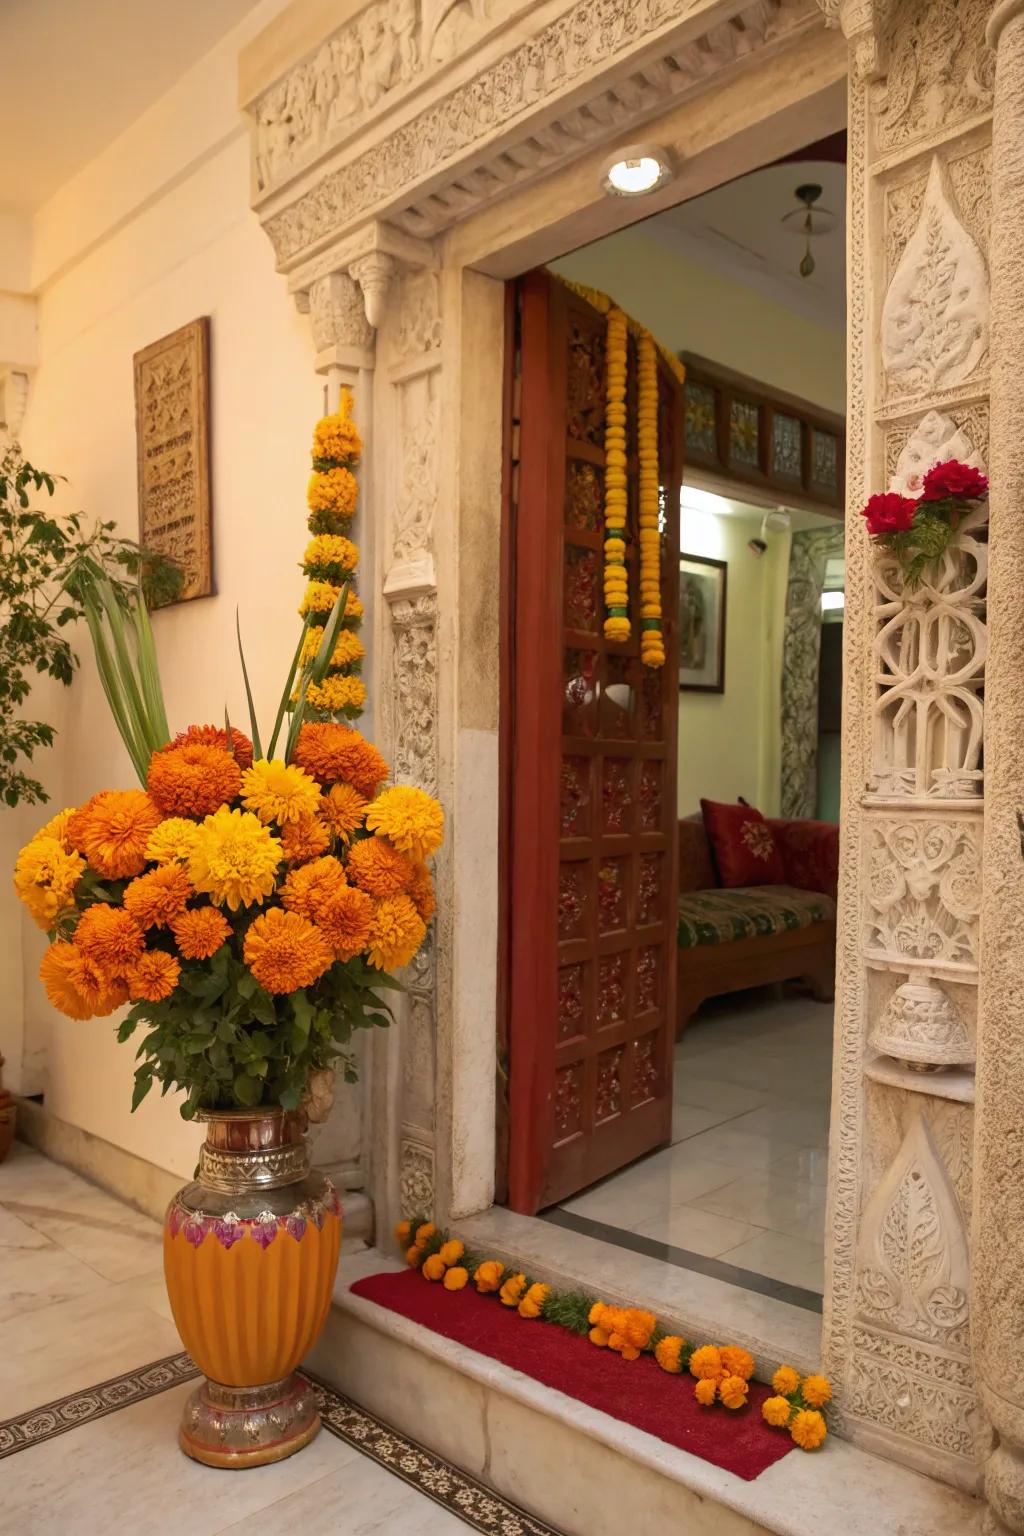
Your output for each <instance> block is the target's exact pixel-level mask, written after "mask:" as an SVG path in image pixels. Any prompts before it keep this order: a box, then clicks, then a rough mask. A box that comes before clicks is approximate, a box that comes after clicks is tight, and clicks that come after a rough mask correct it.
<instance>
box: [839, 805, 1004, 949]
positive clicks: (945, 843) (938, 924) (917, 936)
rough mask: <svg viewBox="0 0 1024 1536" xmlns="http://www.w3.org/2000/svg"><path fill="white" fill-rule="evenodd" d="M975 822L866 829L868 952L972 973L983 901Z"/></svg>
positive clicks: (880, 824)
mask: <svg viewBox="0 0 1024 1536" xmlns="http://www.w3.org/2000/svg"><path fill="white" fill-rule="evenodd" d="M979 833H980V823H978V822H976V821H968V820H959V821H952V820H951V821H936V820H929V819H925V818H918V819H914V820H907V821H898V820H872V821H871V822H870V823H869V824H868V848H869V856H868V878H867V891H866V896H867V903H868V909H869V911H868V929H867V945H868V953H869V954H871V955H872V956H877V957H880V958H882V957H884V958H887V959H902V960H915V961H936V962H939V963H941V964H944V965H952V966H959V967H962V968H963V967H970V968H974V967H976V966H977V960H978V907H979V903H980V897H981V856H980V852H979V842H978V839H979Z"/></svg>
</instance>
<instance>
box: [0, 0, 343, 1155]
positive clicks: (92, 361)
mask: <svg viewBox="0 0 1024 1536" xmlns="http://www.w3.org/2000/svg"><path fill="white" fill-rule="evenodd" d="M278 8H279V7H278V6H276V5H271V6H269V7H265V8H261V10H260V12H257V13H254V16H255V17H256V19H257V21H258V20H259V18H260V17H261V16H262V21H263V22H265V21H266V19H267V18H268V16H269V15H272V14H273V13H274V11H275V10H276V9H278ZM249 30H250V26H249V25H247V27H246V28H245V29H244V31H243V29H239V33H238V34H233V36H232V38H229V39H227V40H225V44H224V45H222V47H221V50H220V53H219V57H218V59H217V60H216V61H214V62H216V63H217V70H216V71H213V73H212V74H211V70H212V65H211V61H210V59H209V58H208V59H207V60H205V61H204V64H203V66H202V67H201V68H200V69H199V70H197V71H196V72H194V77H193V78H191V79H189V78H186V80H185V81H183V82H182V84H181V86H180V87H178V88H176V92H175V99H174V100H173V101H172V100H171V99H170V98H165V99H164V101H163V102H162V103H159V104H158V107H157V108H156V109H154V114H153V116H152V117H151V118H150V119H149V120H148V121H145V122H143V123H140V124H138V125H136V128H135V129H133V130H131V132H130V133H129V134H128V135H125V137H124V138H123V139H121V140H120V141H118V144H117V145H115V146H112V148H111V151H110V152H109V158H108V157H101V160H99V161H94V162H93V163H92V164H91V166H90V167H89V168H88V175H87V182H88V185H89V186H91V187H92V188H94V189H95V190H96V191H97V193H98V195H99V196H100V198H101V199H105V201H106V203H107V204H108V206H109V208H110V212H111V216H112V217H114V215H115V214H116V215H117V219H116V222H115V224H114V226H113V227H112V228H111V229H110V230H108V231H107V232H105V233H103V234H102V235H100V236H98V237H97V235H96V231H95V230H94V229H93V228H92V227H91V226H90V227H89V228H88V230H87V233H86V241H87V243H86V245H85V246H84V248H82V249H78V250H76V249H75V240H76V231H77V230H78V228H79V226H78V224H77V223H76V222H75V219H76V211H77V210H78V208H79V207H80V203H81V189H75V188H72V189H67V190H66V192H65V194H61V195H59V196H58V198H57V199H54V200H53V202H52V203H51V204H49V205H47V206H46V208H44V210H42V225H41V228H42V229H43V230H44V232H45V247H46V252H47V261H46V265H47V267H48V268H49V270H50V271H51V272H52V273H55V274H56V275H53V276H51V278H50V279H49V281H47V282H46V283H45V285H44V286H43V288H42V291H41V293H40V296H39V347H40V367H39V371H38V373H37V375H36V378H35V380H34V384H33V389H32V395H31V398H30V403H29V411H28V416H27V419H26V425H25V429H24V432H23V440H24V446H25V450H26V453H27V454H28V456H29V457H30V458H31V459H32V460H33V461H35V462H38V463H39V464H41V465H44V466H45V467H47V468H49V469H51V470H53V471H55V472H58V473H60V474H62V475H65V476H66V477H67V479H68V482H69V483H68V485H67V486H66V487H64V488H63V490H62V492H61V501H62V505H63V506H64V507H65V508H66V509H71V508H73V507H81V508H84V509H85V510H86V511H87V513H89V514H90V515H94V516H103V517H110V518H114V519H116V520H117V522H118V524H119V525H120V527H121V528H123V530H124V531H125V533H127V534H129V535H135V534H136V533H137V526H138V524H137V499H136V478H135V476H136V460H135V416H134V400H133V369H132V354H133V353H134V352H136V351H138V350H139V348H141V347H143V346H145V345H147V344H148V343H149V342H151V341H154V340H156V339H157V338H158V337H160V336H163V335H165V334H166V333H167V332H169V331H171V330H173V329H174V328H175V327H177V326H179V325H182V324H183V323H184V322H186V321H188V320H192V319H194V318H195V317H196V316H198V315H203V314H206V315H209V316H210V324H211V417H212V502H213V529H214V566H215V580H216V586H217V592H216V596H213V597H210V598H204V599H199V600H197V601H195V602H192V603H188V604H185V605H183V606H181V607H177V608H174V609H171V610H167V611H165V612H162V613H158V614H156V615H155V616H154V628H155V632H156V640H157V647H158V651H159V656H160V663H161V668H162V671H163V679H164V688H165V693H166V696H167V703H168V714H169V717H170V721H171V725H172V728H174V729H181V728H183V727H184V726H185V725H187V724H188V723H190V722H191V721H213V722H218V721H222V720H223V716H224V707H225V704H227V706H228V707H229V709H230V712H231V717H232V719H233V720H236V721H237V722H239V723H240V724H244V723H245V720H246V710H245V698H244V692H243V688H242V685H241V679H240V674H239V668H238V661H237V652H236V647H235V639H234V624H235V609H236V605H237V607H238V609H239V610H240V613H241V618H242V626H243V633H244V636H245V643H246V655H247V660H248V663H249V668H250V674H251V676H252V679H253V683H254V688H255V692H256V695H257V703H258V705H259V706H260V707H261V709H262V712H263V714H264V716H266V714H267V713H268V712H269V711H271V709H272V707H273V705H274V704H276V699H277V696H278V694H279V691H280V688H281V686H282V682H283V677H284V671H285V669H286V667H287V664H288V661H289V659H290V655H291V651H292V648H293V646H294V643H295V639H296V634H297V624H298V619H297V615H296V609H297V605H298V601H299V597H300V593H301V579H300V575H299V570H298V562H299V560H300V558H301V553H302V548H303V545H304V542H305V506H304V491H305V482H306V476H307V473H308V458H307V451H308V441H309V435H310V428H311V423H312V421H313V419H314V418H315V415H316V414H317V412H318V410H319V408H320V405H321V401H322V395H321V389H320V386H319V383H318V381H317V379H316V376H315V375H314V373H313V371H312V366H311V363H312V345H311V341H310V337H309V331H308V322H307V321H306V320H305V319H304V318H303V317H301V316H300V315H299V314H298V313H297V312H296V310H295V307H294V305H293V304H292V302H291V300H290V299H289V298H288V295H287V293H286V290H285V286H284V284H283V283H282V281H281V279H280V277H278V276H277V275H276V274H275V272H274V262H273V254H272V251H271V248H270V245H269V242H268V241H267V239H266V237H265V235H264V234H263V233H262V231H261V230H260V227H259V224H258V222H257V220H256V219H255V218H254V216H253V215H252V213H251V211H250V209H249V207H248V187H249V170H248V152H247V143H246V138H245V134H244V130H243V127H242V124H241V121H240V119H238V118H237V116H236V114H235V111H234V105H233V103H234V90H235V75H234V70H235V61H236V59H237V52H238V48H239V46H240V45H241V40H242V37H243V36H248V35H249ZM211 89H215V90H216V91H218V92H220V93H221V94H220V96H219V97H218V101H219V107H218V111H219V114H220V115H219V118H218V119H217V121H214V120H213V118H214V117H215V116H216V114H214V113H213V109H212V108H211V99H210V94H209V92H210V90H211ZM200 116H202V117H205V118H207V119H209V120H210V134H211V137H210V140H209V142H207V143H206V144H205V145H197V144H195V143H193V144H192V148H193V149H195V151H196V154H195V157H194V158H193V160H192V161H191V162H190V164H189V165H188V166H187V167H185V168H181V167H178V168H177V169H175V168H174V166H173V165H171V164H170V163H169V162H168V157H167V143H166V138H159V139H154V138H152V135H153V134H166V133H167V132H168V131H171V130H173V127H174V124H175V123H176V122H178V123H180V124H181V125H182V131H183V132H186V131H187V133H191V132H192V131H193V128H194V122H195V119H196V117H200ZM226 119H230V122H231V123H232V124H234V127H233V128H232V130H231V131H230V132H228V133H226V134H225V133H223V132H221V129H222V128H223V126H224V121H225V120H226ZM133 136H134V138H133ZM150 150H152V154H150ZM104 162H105V163H106V169H107V171H108V172H109V176H110V178H111V185H109V186H107V185H106V180H105V173H104ZM147 163H151V164H153V165H158V166H159V168H160V175H161V176H164V175H167V174H169V173H172V172H173V174H171V176H170V180H169V181H160V182H159V184H158V185H156V186H154V187H152V188H151V189H150V190H151V194H152V195H151V196H149V197H148V198H147V197H146V196H145V195H144V194H145V184H144V181H141V180H140V179H139V176H140V169H139V168H140V167H144V166H145V165H146V164H147ZM126 165H130V166H131V167H132V168H133V169H132V172H131V174H132V175H133V176H134V178H135V182H134V184H133V187H132V191H133V195H134V196H135V206H134V208H133V209H131V210H129V211H127V212H125V211H124V210H123V209H122V208H121V207H120V206H119V200H120V199H123V197H124V194H125V180H124V178H125V174H126V172H125V166H126ZM61 199H63V201H62V204H61V206H62V209H63V218H62V217H60V216H59V215H60V214H61V208H58V207H57V206H56V205H57V204H58V202H61ZM87 638H88V637H87V636H86V635H85V634H84V633H83V634H81V635H79V636H78V637H77V643H78V646H79V650H80V652H81V654H82V656H83V668H82V673H81V676H80V677H79V679H78V681H77V682H76V684H75V686H74V688H73V689H72V690H71V691H70V693H68V694H66V695H62V696H61V697H60V699H59V700H58V702H57V708H58V710H59V714H58V716H57V721H56V723H57V724H58V726H59V729H60V736H59V739H58V744H57V747H56V749H55V751H54V752H53V753H52V754H51V755H50V757H49V759H48V761H47V768H46V773H47V778H48V782H49V784H50V786H51V788H52V790H53V795H54V805H55V806H57V805H60V804H74V803H78V802H80V801H82V800H84V799H85V798H86V797H87V796H88V795H89V794H91V793H93V792H94V791H96V790H97V789H100V788H103V787H111V786H124V787H127V786H130V785H131V784H132V782H133V778H132V770H131V767H130V764H129V761H128V758H127V756H126V754H125V753H124V751H123V749H122V748H121V745H120V742H119V740H118V738H117V737H116V735H115V732H114V728H113V725H112V723H111V722H110V719H109V716H108V713H107V710H106V705H105V703H104V700H103V697H102V694H101V692H100V688H99V684H98V680H97V678H96V675H95V672H94V669H93V666H92V663H91V659H90V658H89V657H88V655H87V649H86V648H87ZM30 819H31V816H30ZM36 819H37V820H39V819H42V816H41V815H40V817H38V818H36ZM24 820H25V818H23V817H22V818H14V817H8V816H7V815H6V813H5V816H4V819H3V822H2V823H0V839H2V847H0V859H2V860H3V862H4V866H5V867H7V868H9V867H10V865H11V863H12V861H13V857H14V851H15V849H16V848H17V846H18V845H19V842H20V841H21V838H22V832H23V824H24ZM15 821H20V822H21V825H17V826H16V825H15ZM4 915H5V916H9V915H10V914H9V913H8V912H5V913H4ZM12 931H13V930H12V926H11V925H8V927H7V932H8V933H9V934H10V933H11V932H12ZM22 935H23V942H24V966H23V971H24V982H23V986H24V992H23V1000H24V1030H25V1046H26V1050H28V1051H31V1050H33V1049H35V1048H37V1047H39V1046H45V1047H46V1072H45V1080H44V1084H43V1086H44V1087H45V1102H46V1106H47V1108H48V1109H50V1110H52V1111H53V1113H55V1114H56V1115H58V1116H59V1117H60V1118H62V1119H64V1120H67V1121H70V1122H71V1123H72V1124H75V1125H78V1126H82V1127H84V1128H85V1129H86V1130H89V1131H92V1132H93V1133H95V1134H96V1135H99V1136H102V1137H104V1138H105V1139H106V1140H108V1141H111V1142H114V1143H116V1144H117V1145H119V1146H122V1147H125V1148H127V1149H129V1150H130V1151H132V1152H134V1153H137V1154H138V1155H140V1156H142V1157H144V1158H147V1159H149V1160H150V1161H152V1162H154V1163H156V1164H158V1165H159V1166H161V1167H163V1168H167V1169H170V1170H172V1171H174V1172H176V1173H178V1174H181V1175H188V1174H190V1173H191V1171H192V1168H193V1166H194V1162H195V1147H196V1144H197V1141H198V1136H199V1132H198V1129H197V1128H194V1127H190V1126H187V1125H185V1123H184V1122H183V1121H182V1120H181V1119H180V1117H179V1115H178V1112H177V1104H176V1103H175V1102H174V1101H173V1100H171V1099H170V1098H168V1099H166V1100H162V1101H161V1100H160V1099H159V1097H158V1096H156V1095H151V1097H150V1098H149V1099H147V1101H146V1102H145V1104H144V1105H143V1106H142V1107H141V1109H140V1110H139V1111H138V1112H137V1113H136V1114H135V1115H134V1116H132V1115H131V1114H130V1112H129V1106H130V1103H131V1085H132V1073H133V1067H134V1062H133V1054H134V1053H133V1050H132V1048H131V1047H125V1046H118V1045H117V1044H116V1042H115V1039H114V1027H113V1025H112V1023H111V1021H110V1020H94V1021H91V1022H88V1023H84V1024H82V1023H72V1022H71V1021H69V1020H66V1019H63V1018H61V1017H60V1016H58V1015H56V1014H55V1013H54V1012H53V1010H52V1009H50V1008H49V1006H48V1004H47V1002H46V999H45V996H44V995H43V993H42V989H41V987H40V985H39V983H38V981H37V979H36V970H37V966H38V960H39V956H40V955H41V953H42V949H43V947H44V944H45V939H44V936H43V935H41V934H39V933H37V932H36V930H35V929H34V928H32V927H31V926H30V925H28V924H27V923H23V924H22ZM20 968H21V967H20V964H19V957H18V956H16V955H15V954H14V953H13V948H12V946H8V949H7V953H6V955H5V961H4V967H3V969H2V971H0V979H2V981H3V982H5V983H7V984H8V985H9V986H12V987H13V986H14V985H15V984H16V978H17V972H18V970H19V969H20ZM8 995H9V994H8ZM17 1011H18V1010H17V1008H15V1009H14V1010H12V1017H11V1019H10V1020H8V1021H7V1024H6V1027H5V1028H4V1032H3V1034H2V1035H0V1039H3V1040H5V1041H6V1040H9V1039H14V1038H15V1036H16V1033H17V1028H16V1026H17V1020H16V1019H15V1018H14V1017H13V1015H14V1014H16V1013H17ZM5 1048H7V1049H8V1053H9V1054H12V1055H13V1053H12V1052H10V1050H9V1047H5ZM26 1086H27V1087H34V1086H36V1085H35V1084H29V1083H26Z"/></svg>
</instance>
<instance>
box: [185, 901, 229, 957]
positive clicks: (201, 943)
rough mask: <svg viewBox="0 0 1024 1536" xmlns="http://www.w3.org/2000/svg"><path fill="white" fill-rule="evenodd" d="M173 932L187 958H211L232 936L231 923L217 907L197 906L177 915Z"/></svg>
mask: <svg viewBox="0 0 1024 1536" xmlns="http://www.w3.org/2000/svg"><path fill="white" fill-rule="evenodd" d="M171 932H172V933H173V934H174V939H175V942H176V944H177V946H178V948H179V949H180V950H181V952H182V954H183V955H184V956H185V959H186V960H209V959H210V956H211V955H215V954H216V953H217V951H218V949H220V947H221V945H222V944H224V943H226V941H227V940H228V938H229V937H230V935H231V924H230V923H229V922H228V920H227V918H226V917H225V916H224V914H223V912H219V911H218V910H217V908H216V907H197V908H196V909H195V910H194V911H192V912H182V913H181V914H180V916H178V917H176V918H175V919H174V921H173V922H172V923H171Z"/></svg>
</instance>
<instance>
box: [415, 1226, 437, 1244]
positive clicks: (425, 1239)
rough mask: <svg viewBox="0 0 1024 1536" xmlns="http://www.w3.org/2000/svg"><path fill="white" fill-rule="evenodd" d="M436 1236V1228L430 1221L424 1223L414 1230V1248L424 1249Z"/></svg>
mask: <svg viewBox="0 0 1024 1536" xmlns="http://www.w3.org/2000/svg"><path fill="white" fill-rule="evenodd" d="M436 1236H437V1228H436V1226H435V1225H434V1223H433V1222H432V1221H425V1222H423V1223H422V1225H421V1226H418V1227H417V1228H416V1246H417V1248H425V1247H426V1245H427V1244H428V1243H429V1242H430V1239H431V1238H432V1237H436Z"/></svg>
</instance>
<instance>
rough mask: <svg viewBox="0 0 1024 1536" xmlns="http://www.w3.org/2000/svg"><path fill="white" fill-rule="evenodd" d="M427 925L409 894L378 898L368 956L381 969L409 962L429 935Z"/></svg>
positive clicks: (398, 966) (385, 969) (398, 968)
mask: <svg viewBox="0 0 1024 1536" xmlns="http://www.w3.org/2000/svg"><path fill="white" fill-rule="evenodd" d="M426 932H427V925H426V924H425V923H424V921H423V919H422V917H420V915H419V913H418V912H417V911H416V908H415V907H414V906H413V904H412V902H411V901H410V900H409V898H408V896H387V897H385V899H384V900H383V901H378V902H377V904H376V906H375V907H374V910H373V919H372V921H371V923H370V930H369V934H368V936H367V940H366V957H367V959H368V960H369V962H370V964H371V965H373V966H376V968H377V970H379V971H390V970H400V969H401V967H402V966H403V965H408V964H409V961H410V960H411V959H412V957H413V955H414V954H415V953H416V951H417V950H418V949H419V947H420V945H421V944H422V943H423V940H424V937H425V936H426Z"/></svg>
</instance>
